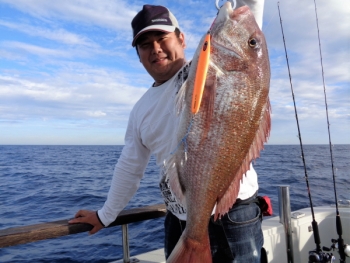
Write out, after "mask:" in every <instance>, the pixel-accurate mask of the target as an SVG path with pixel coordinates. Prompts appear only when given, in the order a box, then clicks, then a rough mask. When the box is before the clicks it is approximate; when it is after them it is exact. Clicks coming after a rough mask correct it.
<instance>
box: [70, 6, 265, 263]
mask: <svg viewBox="0 0 350 263" xmlns="http://www.w3.org/2000/svg"><path fill="white" fill-rule="evenodd" d="M263 4H264V1H263V0H262V1H259V0H241V1H239V0H238V5H237V6H242V5H248V6H249V7H250V8H251V9H252V11H253V12H254V14H255V17H256V18H259V21H258V24H259V25H260V26H261V22H262V10H263ZM131 25H132V29H133V37H134V38H133V41H132V46H134V47H136V51H137V54H138V55H139V58H140V62H141V63H142V65H143V66H144V67H145V69H146V70H147V72H148V73H149V74H150V75H151V76H152V78H153V79H154V83H153V85H152V86H151V87H150V88H149V90H148V91H147V92H146V93H145V94H144V95H143V96H142V98H141V99H140V100H139V101H138V102H137V103H136V104H135V106H134V108H133V110H132V112H131V114H130V118H129V123H128V127H127V131H126V135H125V146H124V148H123V151H122V154H121V156H120V158H119V159H118V163H117V164H116V166H115V170H114V175H113V179H112V184H111V188H110V190H109V193H108V197H107V200H106V202H105V204H104V206H103V207H102V209H100V210H98V211H97V212H96V211H89V210H80V211H78V212H77V214H76V215H75V217H76V218H75V219H73V220H71V221H70V223H89V224H91V225H93V229H92V230H91V231H90V234H94V233H96V232H97V231H99V230H100V229H102V228H103V227H104V226H108V225H109V224H110V223H112V222H113V221H114V220H115V219H116V217H117V215H118V214H119V213H120V211H121V210H122V209H124V207H125V206H126V205H127V203H128V202H129V200H130V199H131V198H132V196H133V195H134V193H135V192H136V191H137V189H138V187H139V182H140V180H141V178H142V176H143V173H144V170H145V168H146V166H147V164H148V161H149V158H150V155H151V154H154V155H155V157H156V161H157V165H159V166H161V165H162V163H163V161H164V160H165V159H166V158H167V157H168V156H169V154H170V153H171V152H172V151H173V150H174V145H172V143H171V141H172V140H171V139H170V138H173V136H175V131H176V124H177V117H176V112H175V97H176V94H177V92H178V90H179V88H180V87H181V85H182V83H183V82H184V81H185V80H186V78H187V75H188V71H189V67H190V62H186V60H185V53H184V49H185V47H186V44H185V36H184V34H183V33H182V32H180V30H179V25H178V22H177V20H176V18H175V17H174V15H173V14H172V13H171V12H170V11H169V10H168V9H167V8H165V7H163V6H152V5H144V6H143V9H142V10H141V11H140V12H139V13H138V14H137V15H136V16H135V18H134V19H133V21H132V24H131ZM160 189H161V192H162V195H163V197H164V200H165V203H166V206H167V210H168V213H167V216H166V219H165V246H164V249H165V255H166V257H168V256H169V255H170V253H171V251H172V250H173V248H174V247H175V245H176V243H177V241H178V239H179V237H180V236H181V233H182V231H183V230H184V228H185V225H186V209H185V208H184V207H183V206H182V205H181V204H179V203H177V201H176V199H175V198H174V196H173V195H172V193H171V191H170V190H169V186H168V183H167V182H166V181H165V180H164V176H163V175H162V174H161V175H160ZM257 190H258V184H257V175H256V173H255V171H254V169H253V167H252V166H251V169H250V170H249V171H248V172H247V175H246V177H245V178H244V179H243V182H242V183H241V186H240V192H239V195H238V201H237V204H235V205H234V206H233V208H232V209H231V210H230V211H229V213H228V214H227V215H225V216H224V217H223V218H222V220H219V221H218V222H213V220H211V222H210V226H209V234H210V243H211V251H212V257H213V262H220V263H224V262H244V263H249V262H252V263H253V262H254V263H255V262H260V250H261V247H262V245H263V235H262V231H261V211H260V208H259V207H258V206H257V204H256V203H254V202H252V201H253V200H255V197H256V192H257Z"/></svg>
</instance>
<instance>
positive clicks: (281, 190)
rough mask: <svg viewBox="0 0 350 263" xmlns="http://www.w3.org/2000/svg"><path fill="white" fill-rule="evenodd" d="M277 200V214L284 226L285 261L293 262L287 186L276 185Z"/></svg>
mask: <svg viewBox="0 0 350 263" xmlns="http://www.w3.org/2000/svg"><path fill="white" fill-rule="evenodd" d="M278 202H279V214H280V223H281V224H283V226H284V233H285V237H286V249H287V260H288V261H287V262H288V263H293V262H294V258H293V238H292V227H291V211H290V197H289V186H288V185H280V186H279V187H278Z"/></svg>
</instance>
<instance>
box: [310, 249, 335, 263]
mask: <svg viewBox="0 0 350 263" xmlns="http://www.w3.org/2000/svg"><path fill="white" fill-rule="evenodd" d="M334 262H335V257H334V256H333V254H332V253H327V252H323V251H317V250H312V251H309V261H308V263H334Z"/></svg>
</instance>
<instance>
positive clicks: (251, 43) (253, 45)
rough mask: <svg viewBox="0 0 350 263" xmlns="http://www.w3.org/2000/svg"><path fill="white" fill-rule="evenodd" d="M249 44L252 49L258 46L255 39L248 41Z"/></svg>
mask: <svg viewBox="0 0 350 263" xmlns="http://www.w3.org/2000/svg"><path fill="white" fill-rule="evenodd" d="M248 44H249V46H250V47H252V48H255V47H256V46H257V45H258V42H257V41H256V39H255V38H250V39H249V40H248Z"/></svg>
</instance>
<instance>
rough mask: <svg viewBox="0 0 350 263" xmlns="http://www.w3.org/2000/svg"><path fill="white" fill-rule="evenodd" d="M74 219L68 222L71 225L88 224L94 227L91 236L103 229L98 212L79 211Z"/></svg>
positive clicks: (90, 232)
mask: <svg viewBox="0 0 350 263" xmlns="http://www.w3.org/2000/svg"><path fill="white" fill-rule="evenodd" d="M74 217H75V218H74V219H71V220H69V221H68V223H69V224H77V223H87V224H90V225H92V226H93V228H92V229H91V231H89V234H90V235H92V234H95V233H96V232H98V231H100V230H101V229H102V228H103V225H102V224H101V222H100V220H98V218H97V215H96V211H91V210H79V211H78V212H77V213H76V214H75V216H74Z"/></svg>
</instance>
